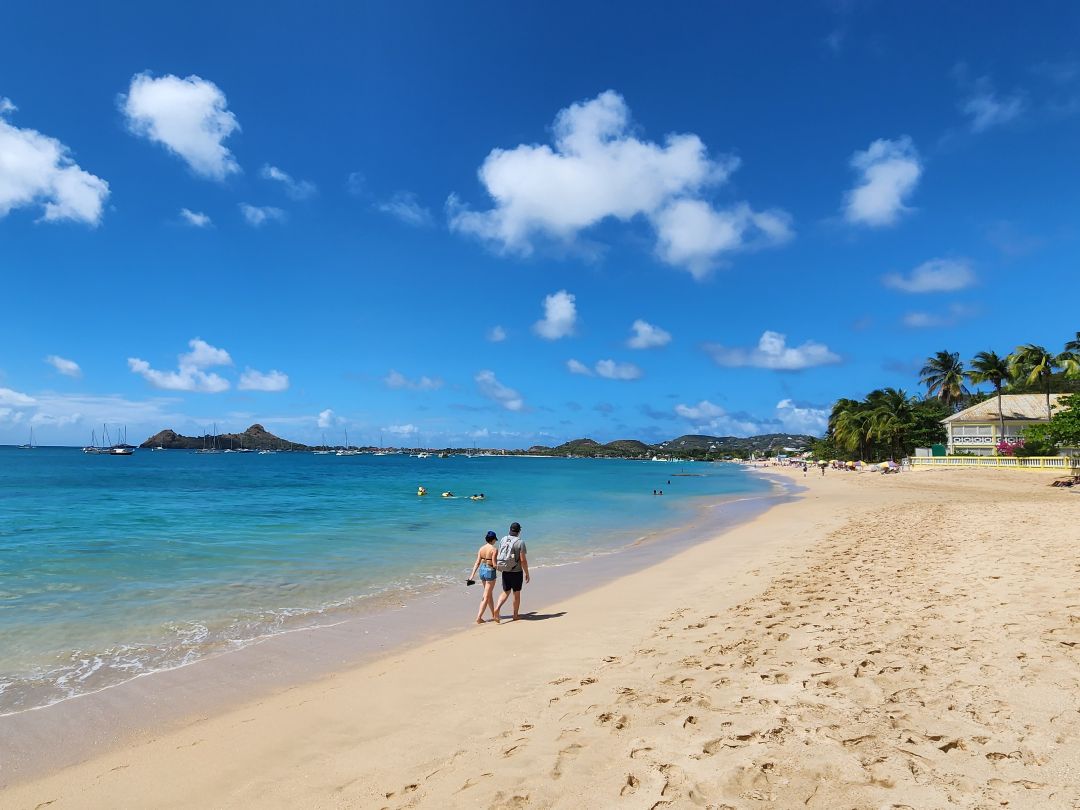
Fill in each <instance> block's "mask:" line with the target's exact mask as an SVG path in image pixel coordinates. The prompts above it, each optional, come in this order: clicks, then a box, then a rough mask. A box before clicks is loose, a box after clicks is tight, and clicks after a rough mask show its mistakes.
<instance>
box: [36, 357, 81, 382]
mask: <svg viewBox="0 0 1080 810" xmlns="http://www.w3.org/2000/svg"><path fill="white" fill-rule="evenodd" d="M45 362H46V363H48V364H49V365H50V366H52V367H53V368H55V369H56V370H57V371H59V372H60V373H61V374H63V375H64V376H65V377H81V376H82V369H81V368H79V364H78V363H76V362H75V361H74V360H68V359H67V358H64V357H60V356H59V355H56V354H50V355H48V356H47V357H46V358H45Z"/></svg>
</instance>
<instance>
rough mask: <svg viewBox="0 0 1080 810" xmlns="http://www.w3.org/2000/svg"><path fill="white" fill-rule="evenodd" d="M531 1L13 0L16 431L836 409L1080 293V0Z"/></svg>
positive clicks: (659, 432)
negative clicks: (86, 2)
mask: <svg viewBox="0 0 1080 810" xmlns="http://www.w3.org/2000/svg"><path fill="white" fill-rule="evenodd" d="M516 5H518V4H505V3H474V4H470V5H469V6H468V9H467V10H465V11H462V10H460V9H458V8H451V7H449V6H447V5H446V4H419V3H393V4H389V3H387V4H319V3H317V4H307V5H305V6H304V7H303V8H301V7H300V6H299V5H286V4H279V3H271V4H266V3H261V4H257V5H256V4H245V3H233V4H227V5H226V7H224V8H223V7H222V6H221V4H213V5H211V4H199V3H195V4H189V5H187V6H185V9H184V10H183V12H182V13H181V12H177V11H175V10H173V9H168V8H165V7H161V8H149V7H145V6H144V4H138V5H136V4H131V5H130V6H128V7H127V8H126V9H124V8H121V7H120V6H114V7H113V9H112V11H110V12H102V11H99V10H92V9H89V8H87V7H84V6H83V5H77V4H73V3H72V4H68V3H55V4H50V5H49V6H48V8H46V7H44V6H42V5H40V4H22V5H21V6H19V7H6V8H5V9H4V10H3V11H2V12H0V25H2V27H3V30H4V31H5V47H4V48H3V49H0V99H4V100H3V101H0V282H2V289H3V300H4V303H5V306H4V309H3V312H4V314H3V318H2V319H0V347H2V349H0V443H20V442H23V441H25V439H26V437H27V435H28V432H29V426H30V425H31V424H33V425H34V427H35V434H36V438H37V440H38V441H40V442H41V443H44V444H53V443H55V444H81V443H84V442H86V441H87V440H88V439H89V435H90V430H91V428H93V427H95V426H98V425H100V424H101V423H102V422H108V423H109V424H110V425H112V426H116V425H127V428H128V433H129V436H130V438H132V439H136V438H138V439H139V440H141V439H142V438H144V437H145V436H147V435H149V434H150V433H152V432H154V431H156V430H158V429H160V428H164V427H172V428H174V429H175V430H177V431H179V432H183V433H188V434H191V433H199V432H201V431H202V430H205V429H209V427H210V426H211V425H212V424H213V423H215V422H216V423H217V426H218V428H219V430H223V431H224V430H236V429H242V428H244V427H246V426H247V425H249V424H251V423H252V422H255V421H258V422H261V423H263V424H264V425H266V427H267V428H268V429H270V430H272V431H274V432H277V433H280V434H282V435H285V436H288V437H290V438H293V439H296V440H299V441H318V440H319V438H320V436H321V435H322V434H323V433H325V434H326V436H327V439H328V440H331V441H336V442H340V441H343V434H344V430H345V429H346V428H347V429H348V430H349V436H350V440H352V441H353V442H354V443H377V442H378V441H379V440H380V437H382V439H383V441H385V443H386V444H388V445H390V444H416V443H418V442H422V443H424V444H429V445H444V444H460V445H468V444H471V443H472V442H473V441H475V442H477V443H478V444H479V445H481V446H485V445H488V446H506V447H518V446H528V445H529V444H532V443H535V442H542V443H546V444H552V443H557V442H560V441H563V440H566V439H569V438H575V437H579V436H591V437H594V438H597V439H601V440H610V439H614V438H623V437H640V438H645V439H650V440H660V439H664V438H670V437H673V436H676V435H680V434H682V433H686V432H709V433H716V434H725V435H726V434H736V435H745V434H749V433H757V432H780V431H784V432H819V431H820V430H821V428H822V427H823V421H824V417H825V415H826V414H827V411H828V408H829V406H830V405H831V403H832V402H833V401H834V400H835V399H836V398H837V397H839V396H861V395H863V394H865V393H866V392H867V391H869V390H871V389H873V388H876V387H881V386H886V385H890V386H898V387H904V388H907V389H909V390H915V389H916V388H917V379H916V378H917V373H916V372H917V368H918V366H919V365H920V364H921V360H922V359H923V358H925V357H926V356H927V355H929V354H931V353H933V352H935V351H937V350H939V349H949V350H952V351H959V352H961V354H962V355H963V356H965V357H969V356H971V355H972V354H973V353H975V352H977V351H980V350H984V349H994V350H997V351H998V352H1007V351H1009V350H1011V349H1012V348H1013V347H1014V346H1016V345H1017V344H1018V343H1022V342H1038V343H1044V344H1046V345H1048V346H1050V347H1051V348H1054V349H1057V348H1060V346H1061V344H1062V343H1063V342H1064V341H1065V340H1067V339H1068V338H1069V337H1070V336H1071V335H1072V333H1073V332H1075V331H1076V328H1077V327H1078V324H1077V323H1075V322H1073V321H1075V315H1074V313H1073V305H1072V304H1071V303H1069V300H1070V298H1071V297H1074V294H1075V290H1076V288H1077V282H1076V273H1077V271H1076V266H1075V264H1076V263H1075V257H1076V255H1077V238H1078V234H1077V229H1076V223H1075V219H1076V213H1077V206H1076V203H1075V188H1076V185H1077V180H1078V179H1080V52H1078V49H1077V47H1076V42H1077V41H1078V40H1077V33H1078V23H1080V10H1078V9H1077V8H1076V7H1075V6H1073V5H1071V4H1066V3H1046V4H1040V3H1034V4H1025V5H1024V6H1023V7H1021V6H1018V5H1014V4H1004V3H1002V4H975V3H967V4H950V5H949V6H947V7H942V6H940V5H939V4H929V3H916V4H904V5H903V7H899V6H892V7H890V6H888V5H886V4H884V3H872V2H865V3H860V2H847V3H800V4H791V3H776V4H760V3H753V4H751V3H725V4H712V3H700V4H683V5H680V6H678V7H676V8H669V7H661V6H657V5H656V4H644V3H629V4H621V5H620V7H619V12H618V14H613V13H612V11H611V10H610V9H611V7H610V5H609V4H601V3H595V4H582V3H573V4H570V3H546V4H536V5H534V6H531V7H528V8H517V7H514V6H516ZM58 20H62V21H63V25H58V24H57V22H58ZM1068 291H1072V294H1071V295H1064V294H1066V293H1068ZM1063 295H1064V297H1063Z"/></svg>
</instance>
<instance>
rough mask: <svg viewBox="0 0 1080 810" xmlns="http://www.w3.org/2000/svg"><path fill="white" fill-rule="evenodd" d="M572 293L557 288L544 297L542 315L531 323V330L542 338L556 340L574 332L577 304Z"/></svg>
mask: <svg viewBox="0 0 1080 810" xmlns="http://www.w3.org/2000/svg"><path fill="white" fill-rule="evenodd" d="M574 301H575V298H574V295H573V294H572V293H568V292H567V291H566V290H559V291H558V292H556V293H552V294H551V295H548V296H545V297H544V317H543V318H541V319H540V320H539V321H537V322H536V323H534V324H533V331H534V332H536V334H538V335H539V336H540V337H542V338H544V340H558V339H559V338H564V337H567V336H569V335H572V334H574V327H575V325H576V324H577V305H576V304H575V303H574Z"/></svg>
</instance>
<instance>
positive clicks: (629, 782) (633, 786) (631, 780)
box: [619, 773, 640, 796]
mask: <svg viewBox="0 0 1080 810" xmlns="http://www.w3.org/2000/svg"><path fill="white" fill-rule="evenodd" d="M639 784H640V783H639V782H638V778H637V777H636V776H634V775H633V774H632V773H628V774H627V775H626V784H625V785H623V787H622V790H620V791H619V795H620V796H632V795H633V794H634V792H635V791H636V790H637V789H638V785H639Z"/></svg>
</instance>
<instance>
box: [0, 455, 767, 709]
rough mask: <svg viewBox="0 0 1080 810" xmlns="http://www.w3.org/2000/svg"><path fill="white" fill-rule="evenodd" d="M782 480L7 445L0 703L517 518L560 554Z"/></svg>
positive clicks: (442, 577)
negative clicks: (101, 452)
mask: <svg viewBox="0 0 1080 810" xmlns="http://www.w3.org/2000/svg"><path fill="white" fill-rule="evenodd" d="M669 481H670V483H668V482H669ZM420 485H423V486H425V487H426V488H427V490H428V493H429V494H428V495H427V496H426V497H418V496H417V494H416V492H417V487H418V486H420ZM769 487H770V485H769V484H768V483H767V482H765V481H762V480H760V479H757V478H754V477H752V476H750V475H747V474H746V472H745V471H744V470H743V469H741V468H739V467H738V466H736V465H720V464H702V463H698V464H693V463H687V464H680V463H660V462H640V461H609V460H589V459H550V458H517V457H511V456H505V457H504V456H480V457H474V458H466V457H464V456H452V457H450V458H436V457H430V458H414V457H410V456H405V455H387V456H373V455H359V456H348V457H338V456H317V455H312V454H308V453H275V454H268V455H259V454H253V453H250V454H241V453H221V454H216V455H214V454H209V455H200V454H195V453H191V452H186V451H163V452H149V451H145V450H140V451H138V452H137V453H136V454H135V455H133V456H131V457H110V456H96V455H84V454H83V453H82V452H80V451H79V450H77V449H68V448H37V449H35V450H32V451H23V450H17V449H15V448H0V714H3V713H8V712H11V711H20V710H24V709H27V708H32V707H35V706H40V705H45V704H47V703H52V702H55V701H56V700H61V699H64V698H66V697H70V696H72V695H75V694H80V693H83V692H86V691H93V690H95V689H99V688H102V687H103V686H108V685H111V684H113V683H118V682H120V681H123V680H127V679H129V678H131V677H134V676H136V675H139V674H142V673H145V672H149V671H154V670H158V669H163V668H168V667H174V666H178V665H181V664H184V663H187V662H190V661H193V660H196V659H197V658H199V657H203V656H206V655H210V654H215V653H217V652H221V651H223V650H228V649H230V648H232V647H236V646H241V645H243V644H245V643H248V642H250V641H251V640H253V639H255V638H259V637H261V636H264V635H266V634H269V633H275V632H282V631H285V630H289V629H293V628H298V627H306V626H311V625H313V624H325V623H330V622H333V621H336V620H339V619H341V618H343V617H347V616H349V615H354V614H355V613H356V612H358V611H371V610H378V609H379V608H380V607H384V606H387V605H391V604H395V605H396V604H400V603H401V602H402V601H404V600H405V599H407V598H409V596H410V595H415V594H418V593H425V592H430V591H432V590H435V589H438V588H441V587H445V586H446V585H448V584H449V583H451V582H457V581H460V580H461V579H462V578H463V577H464V575H465V574H466V573H467V572H468V569H469V567H470V565H471V563H472V559H473V555H474V553H475V550H476V548H477V547H478V546H479V544H480V543H481V542H482V539H483V536H484V533H485V532H486V531H487V530H489V529H492V530H494V531H496V532H498V533H499V534H500V535H502V534H504V533H505V532H506V528H507V526H508V524H509V523H510V522H511V521H513V520H517V521H519V522H520V523H521V524H522V525H523V527H524V530H523V532H522V535H523V537H524V538H525V540H526V542H527V544H528V547H529V558H530V561H531V564H532V565H534V566H552V565H560V564H564V563H568V562H572V561H574V560H578V559H581V558H583V557H586V556H590V555H594V554H597V553H606V552H611V551H614V550H617V549H618V548H620V547H625V546H627V545H629V544H631V543H634V542H636V541H637V540H639V539H641V538H642V537H645V536H647V535H648V534H649V533H651V532H655V531H659V530H661V529H663V528H665V527H668V526H671V525H675V524H678V523H680V522H685V521H686V520H687V519H688V518H689V517H690V516H691V514H692V512H693V510H694V509H695V508H696V507H697V506H698V505H699V504H700V503H701V498H702V497H703V496H721V497H726V496H739V495H743V494H754V493H764V492H767V491H768V490H769ZM654 489H657V490H659V489H663V490H664V493H665V494H664V496H663V497H659V496H653V494H652V492H653V490H654ZM443 491H452V492H453V493H455V494H456V495H457V496H459V497H456V498H442V497H440V493H442V492H443ZM481 492H482V493H484V494H485V495H486V499H485V500H484V501H473V500H470V499H469V498H468V496H469V495H472V494H474V493H481Z"/></svg>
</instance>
